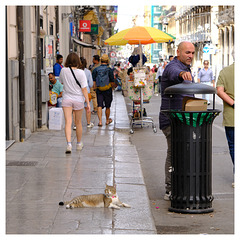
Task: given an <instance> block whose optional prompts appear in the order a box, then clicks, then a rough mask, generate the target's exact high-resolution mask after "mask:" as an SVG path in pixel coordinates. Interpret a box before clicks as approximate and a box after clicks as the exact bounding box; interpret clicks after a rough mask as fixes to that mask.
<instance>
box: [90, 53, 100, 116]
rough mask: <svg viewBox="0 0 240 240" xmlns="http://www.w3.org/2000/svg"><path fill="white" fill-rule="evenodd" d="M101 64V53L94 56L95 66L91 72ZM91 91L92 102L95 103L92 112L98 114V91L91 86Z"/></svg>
mask: <svg viewBox="0 0 240 240" xmlns="http://www.w3.org/2000/svg"><path fill="white" fill-rule="evenodd" d="M100 65H101V63H100V57H99V55H94V56H93V66H92V67H91V72H93V70H94V69H95V68H97V67H99V66H100ZM90 93H91V96H92V104H93V111H92V114H96V113H97V95H96V91H94V89H93V88H90Z"/></svg>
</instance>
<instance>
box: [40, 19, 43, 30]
mask: <svg viewBox="0 0 240 240" xmlns="http://www.w3.org/2000/svg"><path fill="white" fill-rule="evenodd" d="M40 29H43V17H40Z"/></svg>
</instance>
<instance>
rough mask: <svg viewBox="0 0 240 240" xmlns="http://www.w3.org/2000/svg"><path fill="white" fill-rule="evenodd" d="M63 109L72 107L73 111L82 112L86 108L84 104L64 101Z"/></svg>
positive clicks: (69, 100)
mask: <svg viewBox="0 0 240 240" xmlns="http://www.w3.org/2000/svg"><path fill="white" fill-rule="evenodd" d="M62 107H72V109H73V110H81V109H83V108H84V103H83V102H78V101H75V100H71V99H63V100H62Z"/></svg>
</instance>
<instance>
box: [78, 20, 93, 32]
mask: <svg viewBox="0 0 240 240" xmlns="http://www.w3.org/2000/svg"><path fill="white" fill-rule="evenodd" d="M79 32H91V21H90V20H79Z"/></svg>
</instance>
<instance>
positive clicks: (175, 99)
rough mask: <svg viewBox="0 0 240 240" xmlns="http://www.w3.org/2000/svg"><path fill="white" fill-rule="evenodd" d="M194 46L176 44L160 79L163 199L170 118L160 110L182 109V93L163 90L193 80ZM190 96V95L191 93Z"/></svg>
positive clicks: (167, 196)
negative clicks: (171, 57)
mask: <svg viewBox="0 0 240 240" xmlns="http://www.w3.org/2000/svg"><path fill="white" fill-rule="evenodd" d="M194 52H195V48H194V45H193V44H192V43H191V42H187V41H184V42H181V43H180V44H179V45H178V49H177V56H176V57H174V59H173V60H172V61H171V62H169V63H168V64H167V66H166V67H165V69H164V72H163V75H162V81H161V96H162V97H161V98H162V101H161V107H160V114H159V126H160V129H161V130H162V132H163V134H164V135H165V137H166V140H167V157H166V162H165V189H166V193H165V196H164V199H165V200H169V199H170V196H171V172H170V171H171V125H170V120H169V119H168V118H167V117H166V116H165V115H163V113H162V112H161V110H166V109H169V106H171V108H172V109H176V110H178V109H182V100H183V97H184V96H183V95H180V94H174V95H172V96H171V97H170V96H169V95H167V94H164V90H165V89H166V88H167V87H170V86H172V85H175V84H178V83H182V82H184V81H186V82H193V77H192V74H191V69H190V64H191V63H192V60H193V56H194ZM191 96H192V95H191Z"/></svg>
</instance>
